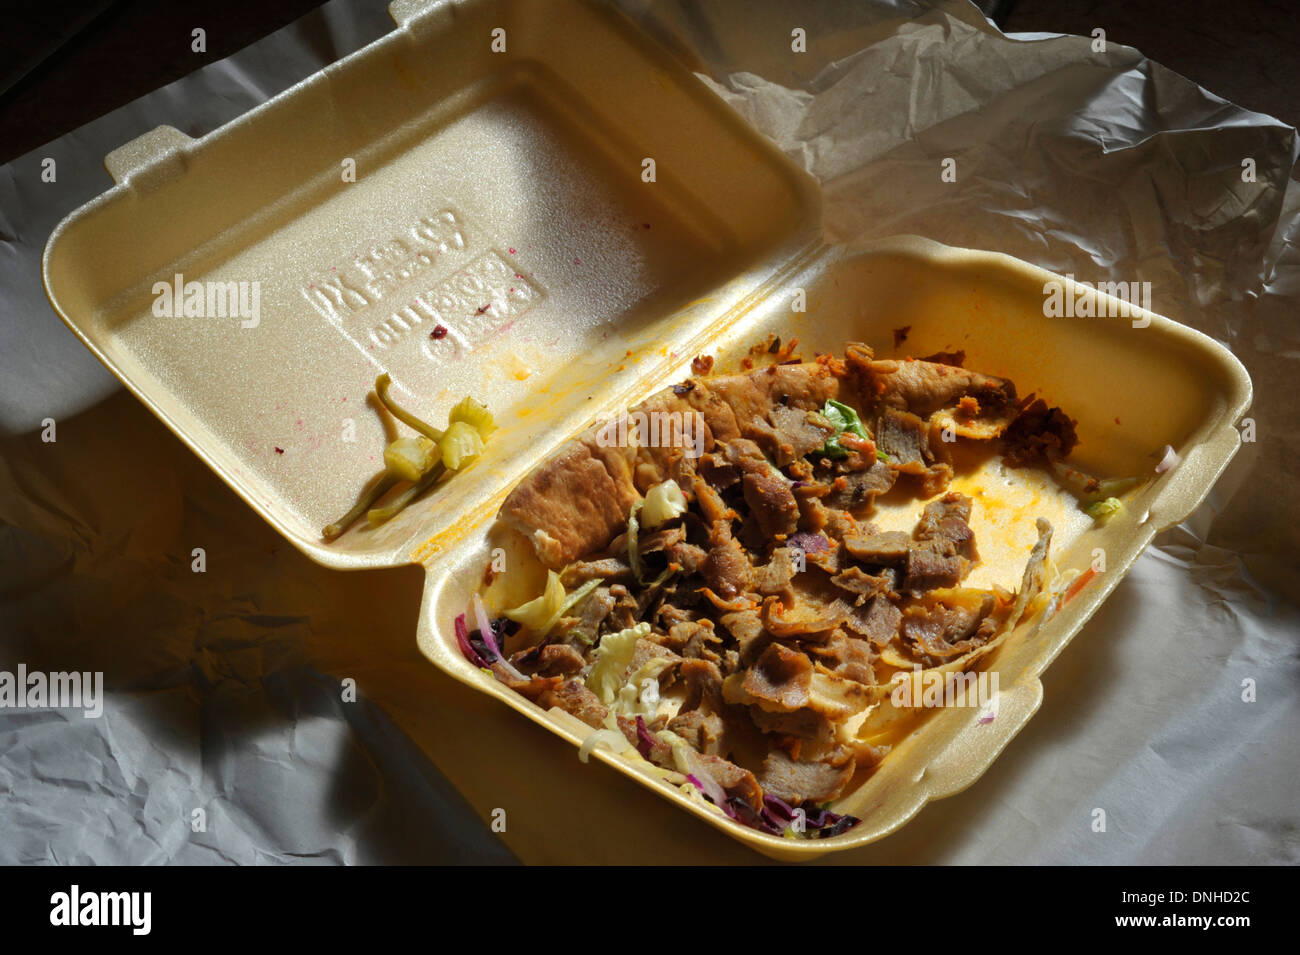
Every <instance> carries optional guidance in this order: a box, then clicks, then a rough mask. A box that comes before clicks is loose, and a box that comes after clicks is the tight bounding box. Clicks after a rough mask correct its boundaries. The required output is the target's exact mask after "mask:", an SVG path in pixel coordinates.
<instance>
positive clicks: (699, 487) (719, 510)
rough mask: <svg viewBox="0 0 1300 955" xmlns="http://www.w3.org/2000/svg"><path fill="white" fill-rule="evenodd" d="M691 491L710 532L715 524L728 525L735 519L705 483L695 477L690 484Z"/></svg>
mask: <svg viewBox="0 0 1300 955" xmlns="http://www.w3.org/2000/svg"><path fill="white" fill-rule="evenodd" d="M691 490H692V491H693V492H694V494H695V503H696V505H697V506H698V507H699V509H700V513H701V514H702V515H704V520H705V522H706V523H707V524H708V525H709V528H710V530H712V529H713V527H714V525H717V524H729V522H730V521H732V520H734V519H735V517H736V512H735V511H733V510H732V509H731V508H729V507H727V505H726V503H725V502H724V501H723V500H722V495H721V494H719V493H718V492H717V491H716V490H715V489H714V488H713V487H712V485H710V484H709V483H708V482H707V481H705V480H704V479H703V478H700V477H697V478H695V480H693V481H692V482H691Z"/></svg>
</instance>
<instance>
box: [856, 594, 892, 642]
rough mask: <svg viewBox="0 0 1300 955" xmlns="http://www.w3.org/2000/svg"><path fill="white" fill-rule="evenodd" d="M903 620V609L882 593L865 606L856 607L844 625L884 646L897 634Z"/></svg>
mask: <svg viewBox="0 0 1300 955" xmlns="http://www.w3.org/2000/svg"><path fill="white" fill-rule="evenodd" d="M902 622H903V614H902V611H900V610H899V609H898V608H897V607H896V606H894V605H893V604H892V603H890V602H889V599H888V598H887V597H885V596H883V595H882V596H879V597H875V598H873V599H872V601H871V603H869V604H867V605H865V606H863V607H857V608H855V609H854V611H853V613H851V614H849V619H848V620H846V621H845V622H844V625H845V626H846V627H848V628H849V629H850V630H852V631H853V632H854V633H856V634H857V635H858V636H860V637H866V638H867V639H868V640H870V641H871V642H872V643H873V644H875V645H876V646H877V647H884V646H886V645H887V644H888V643H889V641H891V640H893V639H894V637H895V636H897V634H898V628H899V625H900V624H901V623H902Z"/></svg>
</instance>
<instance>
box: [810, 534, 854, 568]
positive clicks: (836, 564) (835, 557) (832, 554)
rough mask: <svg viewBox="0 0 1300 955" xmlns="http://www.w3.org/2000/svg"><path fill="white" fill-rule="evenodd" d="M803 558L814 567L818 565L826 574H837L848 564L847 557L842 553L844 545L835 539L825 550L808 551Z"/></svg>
mask: <svg viewBox="0 0 1300 955" xmlns="http://www.w3.org/2000/svg"><path fill="white" fill-rule="evenodd" d="M804 560H805V561H807V563H809V564H811V565H812V566H814V567H820V568H821V569H822V570H824V571H826V573H828V574H838V573H839V572H840V571H841V570H843V569H844V568H845V567H847V566H848V563H849V561H848V558H847V557H846V556H845V554H844V545H843V544H841V543H840V542H839V541H835V543H834V544H832V545H831V546H830V547H828V548H827V549H826V550H821V551H808V552H807V553H806V554H805V556H804Z"/></svg>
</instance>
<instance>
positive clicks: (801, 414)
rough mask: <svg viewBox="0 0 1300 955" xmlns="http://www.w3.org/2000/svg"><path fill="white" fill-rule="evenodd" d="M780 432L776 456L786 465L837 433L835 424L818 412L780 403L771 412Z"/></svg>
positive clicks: (772, 420)
mask: <svg viewBox="0 0 1300 955" xmlns="http://www.w3.org/2000/svg"><path fill="white" fill-rule="evenodd" d="M768 419H769V420H770V421H771V422H772V427H773V428H774V429H775V431H776V437H777V447H776V453H775V454H774V455H773V457H774V458H775V459H776V463H777V464H779V465H781V466H782V467H784V466H785V465H787V464H789V463H790V462H791V461H796V460H798V459H799V458H802V457H803V456H804V455H806V454H810V453H811V452H813V451H816V450H817V449H818V448H820V447H821V446H822V445H824V444H825V443H826V439H827V438H829V437H830V436H831V435H833V434H834V433H835V427H834V425H832V424H831V423H830V422H829V421H827V420H826V419H825V418H822V417H821V416H820V415H819V414H817V413H816V412H809V411H804V410H802V409H799V408H791V407H789V406H787V405H777V406H776V407H774V408H773V409H772V410H771V411H769V412H768Z"/></svg>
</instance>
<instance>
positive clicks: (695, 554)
mask: <svg viewBox="0 0 1300 955" xmlns="http://www.w3.org/2000/svg"><path fill="white" fill-rule="evenodd" d="M664 553H665V554H667V555H668V560H669V562H670V563H673V564H676V565H677V566H678V567H679V568H681V571H682V573H684V574H693V573H695V572H696V571H697V570H699V569H700V567H701V566H702V565H703V564H704V560H705V558H706V557H708V556H709V555H708V552H707V551H705V550H704V548H702V547H696V546H695V545H694V544H688V543H687V542H686V541H678V542H677V543H673V544H669V545H668V546H667V547H666V548H665V549H664Z"/></svg>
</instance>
